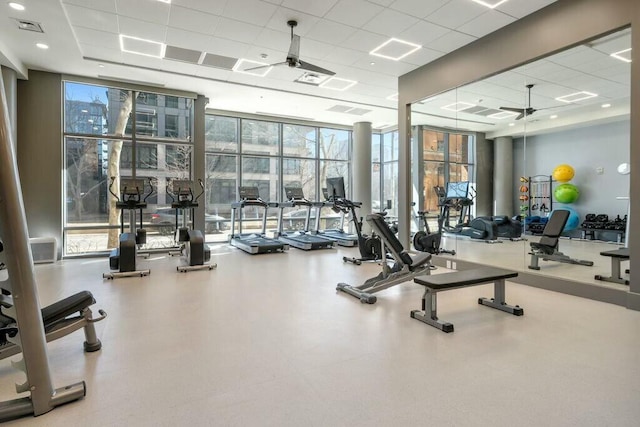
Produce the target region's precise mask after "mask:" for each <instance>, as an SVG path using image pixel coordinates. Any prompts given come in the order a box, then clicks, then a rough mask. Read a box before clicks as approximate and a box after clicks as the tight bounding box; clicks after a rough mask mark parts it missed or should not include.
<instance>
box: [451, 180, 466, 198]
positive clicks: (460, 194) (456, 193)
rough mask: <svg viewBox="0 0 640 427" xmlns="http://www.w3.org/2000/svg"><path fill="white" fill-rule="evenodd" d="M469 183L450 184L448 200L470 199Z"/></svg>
mask: <svg viewBox="0 0 640 427" xmlns="http://www.w3.org/2000/svg"><path fill="white" fill-rule="evenodd" d="M468 198H469V181H460V182H448V183H447V199H468Z"/></svg>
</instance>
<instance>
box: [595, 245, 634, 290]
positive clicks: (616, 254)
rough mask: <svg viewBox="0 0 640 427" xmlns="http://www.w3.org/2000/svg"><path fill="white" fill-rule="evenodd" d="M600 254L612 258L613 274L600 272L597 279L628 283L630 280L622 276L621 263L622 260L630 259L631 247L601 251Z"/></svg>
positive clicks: (622, 283)
mask: <svg viewBox="0 0 640 427" xmlns="http://www.w3.org/2000/svg"><path fill="white" fill-rule="evenodd" d="M600 255H602V256H606V257H609V258H611V276H609V277H606V276H602V275H600V274H596V276H595V279H596V280H602V281H604V282H612V283H619V284H621V285H628V284H629V281H628V280H626V279H625V278H624V277H622V269H621V268H620V264H621V263H622V261H628V260H629V248H622V249H616V250H613V251H604V252H600Z"/></svg>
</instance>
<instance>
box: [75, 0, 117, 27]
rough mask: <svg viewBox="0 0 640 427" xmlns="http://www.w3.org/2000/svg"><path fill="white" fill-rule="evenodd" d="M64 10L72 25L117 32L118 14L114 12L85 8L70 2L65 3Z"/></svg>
mask: <svg viewBox="0 0 640 427" xmlns="http://www.w3.org/2000/svg"><path fill="white" fill-rule="evenodd" d="M65 10H66V11H67V16H68V17H69V21H70V22H71V23H72V24H73V25H78V26H80V27H86V28H92V29H94V30H98V31H107V32H110V33H117V32H118V15H116V14H115V13H109V12H103V11H100V10H95V9H87V8H85V7H79V6H75V5H72V4H67V5H66V6H65Z"/></svg>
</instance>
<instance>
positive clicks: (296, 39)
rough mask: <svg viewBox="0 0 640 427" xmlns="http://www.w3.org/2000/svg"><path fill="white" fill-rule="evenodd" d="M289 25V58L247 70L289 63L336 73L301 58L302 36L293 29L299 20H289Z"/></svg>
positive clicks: (322, 71)
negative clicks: (294, 32)
mask: <svg viewBox="0 0 640 427" xmlns="http://www.w3.org/2000/svg"><path fill="white" fill-rule="evenodd" d="M287 25H288V26H289V27H291V45H290V46H289V53H288V54H287V59H286V60H285V61H284V62H278V63H275V64H271V65H261V66H260V67H253V68H247V69H246V70H245V71H253V70H262V69H265V68H269V67H278V66H280V65H287V66H289V67H291V68H300V69H301V70H305V71H309V72H312V73H320V74H326V75H328V76H333V75H335V74H336V73H334V72H333V71H330V70H327V69H325V68H322V67H318V66H317V65H313V64H309V63H308V62H304V61H301V60H300V36H299V35H297V34H293V29H294V28H295V27H296V26H298V21H294V20H291V21H287Z"/></svg>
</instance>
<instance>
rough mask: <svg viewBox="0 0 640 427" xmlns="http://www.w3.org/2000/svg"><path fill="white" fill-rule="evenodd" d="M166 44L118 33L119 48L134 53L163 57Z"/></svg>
mask: <svg viewBox="0 0 640 427" xmlns="http://www.w3.org/2000/svg"><path fill="white" fill-rule="evenodd" d="M166 49H167V45H166V44H164V43H160V42H157V41H153V40H146V39H141V38H139V37H133V36H125V35H124V34H120V50H121V51H123V52H126V53H133V54H136V55H142V56H150V57H152V58H164V53H165V51H166Z"/></svg>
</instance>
